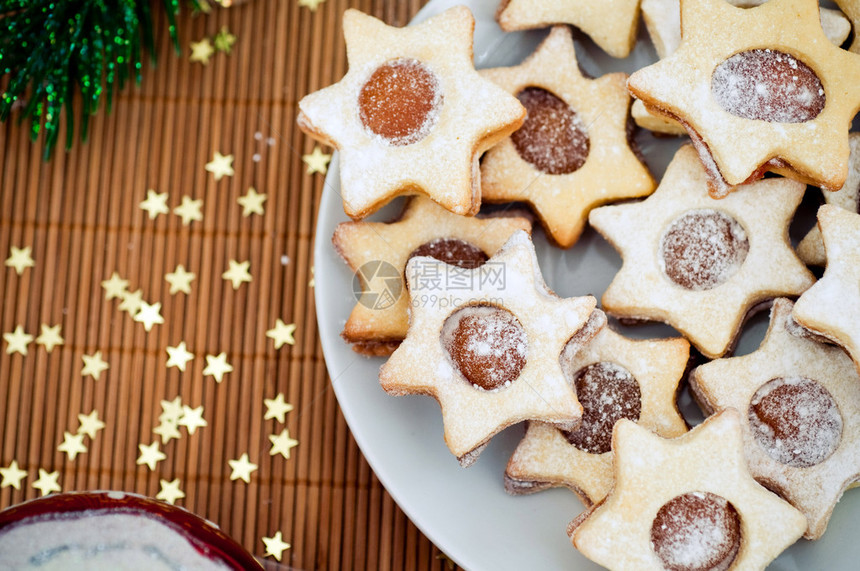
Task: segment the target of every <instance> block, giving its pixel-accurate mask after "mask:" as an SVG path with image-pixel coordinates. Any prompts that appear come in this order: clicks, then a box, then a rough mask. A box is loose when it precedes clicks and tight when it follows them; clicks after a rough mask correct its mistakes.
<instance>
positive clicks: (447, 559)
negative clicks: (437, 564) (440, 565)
mask: <svg viewBox="0 0 860 571" xmlns="http://www.w3.org/2000/svg"><path fill="white" fill-rule="evenodd" d="M436 561H444V562H445V566H446V567H447V568H448V569H454V567H455V564H454V560H453V559H451V558H450V557H448V556H447V555H445V554H444V553H439V554H437V555H436Z"/></svg>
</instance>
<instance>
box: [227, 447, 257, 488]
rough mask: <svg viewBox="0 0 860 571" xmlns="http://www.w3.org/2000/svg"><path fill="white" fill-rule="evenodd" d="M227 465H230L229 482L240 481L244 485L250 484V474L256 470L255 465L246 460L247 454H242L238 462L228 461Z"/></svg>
mask: <svg viewBox="0 0 860 571" xmlns="http://www.w3.org/2000/svg"><path fill="white" fill-rule="evenodd" d="M227 463H228V464H230V470H231V473H230V481H233V480H242V481H244V482H245V483H246V484H250V483H251V472H253V471H254V470H256V469H257V465H256V464H252V463H251V461H250V460H248V453H247V452H246V453H244V454H242V456H240V457H239V459H238V460H228V461H227Z"/></svg>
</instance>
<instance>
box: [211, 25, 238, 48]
mask: <svg viewBox="0 0 860 571" xmlns="http://www.w3.org/2000/svg"><path fill="white" fill-rule="evenodd" d="M235 43H236V36H234V35H233V34H231V33H230V30H228V29H227V26H223V27H222V28H221V29H220V30H219V31H218V33H217V34H215V49H216V50H218V51H219V52H224V53H225V54H229V53H230V52H231V51H232V50H233V44H235Z"/></svg>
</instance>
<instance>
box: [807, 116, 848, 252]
mask: <svg viewBox="0 0 860 571" xmlns="http://www.w3.org/2000/svg"><path fill="white" fill-rule="evenodd" d="M848 144H849V145H850V146H851V156H850V158H849V159H848V165H849V168H848V178H847V179H845V184H844V185H843V186H842V188H840V189H839V190H836V191H825V192H824V202H825V203H827V204H832V205H834V206H838V207H839V208H844V209H845V210H847V211H849V212H857V211H858V210H860V133H851V135H849V137H848ZM797 257H798V258H800V259H801V260H803V262H804V263H806V264H809V265H810V266H824V265H826V264H827V255H826V254H825V252H824V240H823V239H822V238H821V229H820V228H819V227H818V225H815V226H813V227H812V229H811V230H810V231H809V232H808V233H807V234H806V236H804V237H803V240H801V241H800V243H799V244H798V245H797Z"/></svg>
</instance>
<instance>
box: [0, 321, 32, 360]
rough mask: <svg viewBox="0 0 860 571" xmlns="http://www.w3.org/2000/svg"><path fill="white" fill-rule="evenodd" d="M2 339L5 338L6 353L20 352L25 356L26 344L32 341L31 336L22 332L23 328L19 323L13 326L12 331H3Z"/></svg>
mask: <svg viewBox="0 0 860 571" xmlns="http://www.w3.org/2000/svg"><path fill="white" fill-rule="evenodd" d="M3 339H5V340H6V354H7V355H11V354H13V353H20V354H21V355H24V356H25V357H26V356H27V345H29V344H30V343H31V342H32V341H33V336H32V335H30V334H29V333H25V332H24V328H23V327H21V326H20V325H19V326H18V327H16V328H15V331H13V332H12V333H4V334H3Z"/></svg>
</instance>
